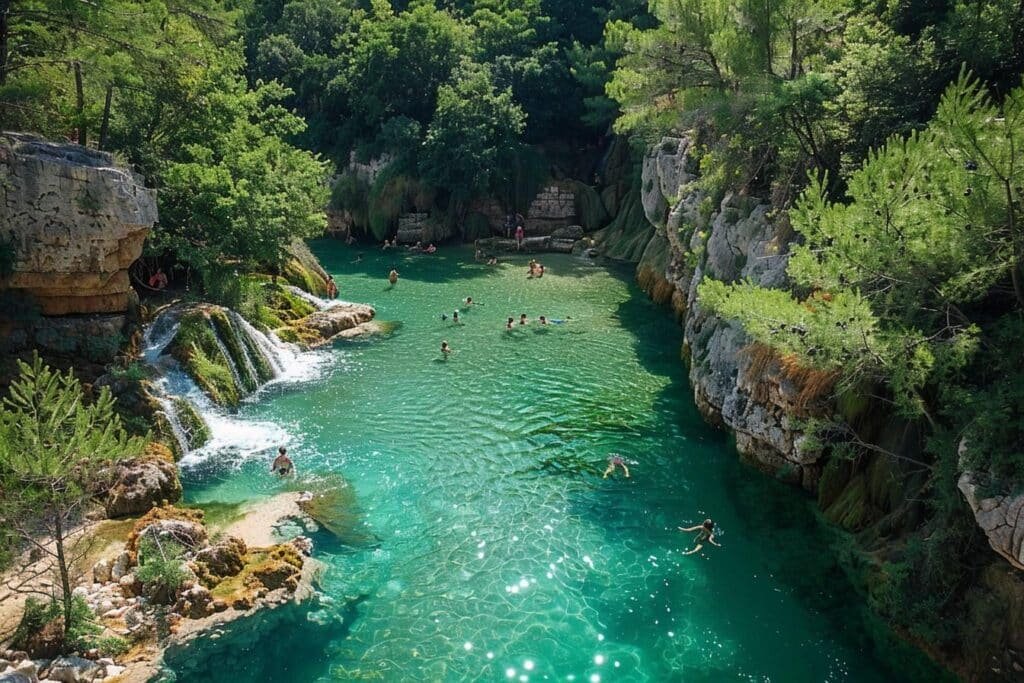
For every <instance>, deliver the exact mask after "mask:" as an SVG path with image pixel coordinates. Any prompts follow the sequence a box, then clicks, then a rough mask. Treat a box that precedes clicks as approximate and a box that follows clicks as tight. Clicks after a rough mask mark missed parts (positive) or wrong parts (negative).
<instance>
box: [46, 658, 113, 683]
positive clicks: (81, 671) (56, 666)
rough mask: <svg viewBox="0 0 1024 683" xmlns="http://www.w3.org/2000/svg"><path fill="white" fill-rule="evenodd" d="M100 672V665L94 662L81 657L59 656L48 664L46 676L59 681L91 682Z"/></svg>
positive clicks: (66, 682)
mask: <svg viewBox="0 0 1024 683" xmlns="http://www.w3.org/2000/svg"><path fill="white" fill-rule="evenodd" d="M101 673H102V667H101V666H100V665H99V664H97V663H96V662H93V661H90V660H88V659H83V658H81V657H60V658H58V659H55V660H54V661H53V662H52V663H51V664H50V668H49V670H48V671H47V672H46V677H47V678H48V679H50V680H52V681H60V682H61V683H91V681H94V680H95V679H97V678H99V675H100V674H101Z"/></svg>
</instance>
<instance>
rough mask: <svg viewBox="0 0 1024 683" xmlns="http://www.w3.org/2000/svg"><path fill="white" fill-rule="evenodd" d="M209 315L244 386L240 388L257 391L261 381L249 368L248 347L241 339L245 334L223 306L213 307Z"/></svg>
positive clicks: (247, 391) (248, 391) (250, 391)
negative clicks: (240, 331)
mask: <svg viewBox="0 0 1024 683" xmlns="http://www.w3.org/2000/svg"><path fill="white" fill-rule="evenodd" d="M208 315H209V317H210V322H211V323H213V327H214V329H215V330H216V332H217V336H218V337H219V338H220V341H221V343H222V344H224V348H226V349H227V351H228V355H229V356H230V361H231V363H232V365H234V368H235V373H236V374H237V376H238V380H239V381H240V382H241V383H242V386H241V387H239V388H240V390H242V391H244V392H245V393H252V392H253V391H256V387H257V386H259V383H258V382H257V379H256V373H255V371H254V370H251V369H250V368H249V358H248V356H247V355H246V349H245V348H244V346H243V342H242V339H241V338H242V337H243V336H244V335H242V334H240V333H239V331H238V329H237V328H236V327H235V324H234V323H233V322H232V321H231V318H230V317H229V316H228V313H227V311H226V310H224V309H222V308H218V309H212V310H210V311H209V313H208Z"/></svg>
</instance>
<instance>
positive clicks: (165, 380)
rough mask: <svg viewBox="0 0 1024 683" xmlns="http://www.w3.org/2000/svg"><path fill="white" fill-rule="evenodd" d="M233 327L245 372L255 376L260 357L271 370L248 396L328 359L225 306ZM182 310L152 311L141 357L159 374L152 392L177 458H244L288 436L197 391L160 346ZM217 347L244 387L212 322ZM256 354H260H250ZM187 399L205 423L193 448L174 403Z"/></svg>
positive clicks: (306, 374) (308, 373) (314, 372)
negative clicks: (266, 330)
mask: <svg viewBox="0 0 1024 683" xmlns="http://www.w3.org/2000/svg"><path fill="white" fill-rule="evenodd" d="M226 312H227V314H228V316H229V318H230V320H231V322H232V325H233V327H234V328H235V332H236V333H237V334H238V335H239V336H240V337H245V339H240V340H239V342H240V343H239V346H240V347H241V351H242V354H243V361H242V362H245V363H246V364H247V367H246V368H245V369H246V370H248V371H249V372H250V376H252V377H254V378H259V377H260V373H259V372H258V370H257V367H256V366H257V364H258V363H259V362H260V360H262V361H265V363H266V365H267V367H269V369H270V373H269V374H270V375H271V377H270V378H269V380H268V381H266V382H263V383H262V384H260V385H259V386H258V387H257V389H256V391H254V392H251V393H250V394H249V395H248V397H247V400H253V399H254V398H255V397H256V396H257V395H258V394H259V392H260V391H261V390H262V389H263V388H265V387H267V386H269V385H271V384H276V383H279V382H296V381H305V380H309V379H312V378H315V377H317V376H318V375H319V374H320V373H321V371H322V369H323V367H324V362H325V361H326V360H327V359H328V357H327V356H326V354H323V353H319V352H315V351H314V352H303V351H301V350H300V349H299V348H298V347H297V346H295V345H293V344H288V343H286V342H283V341H281V340H280V339H278V338H277V336H276V335H274V334H272V333H271V334H265V333H264V332H261V331H260V330H258V329H256V328H255V327H253V326H252V325H251V324H250V323H249V322H248V321H246V320H245V319H244V318H243V317H242V316H241V315H239V314H238V313H236V312H235V311H230V310H228V311H226ZM181 313H182V309H180V308H175V307H172V308H168V309H166V310H165V311H164V312H162V313H161V314H160V315H159V316H157V318H156V320H154V321H153V323H152V324H151V325H150V326H149V327H148V328H147V329H146V332H145V336H144V350H143V358H144V359H145V361H146V362H147V363H148V364H150V365H151V366H153V367H154V368H156V370H157V371H158V373H159V377H158V378H157V379H156V380H155V381H154V383H153V389H154V392H153V393H154V395H155V398H156V400H157V401H158V402H159V404H160V406H161V408H162V412H163V413H164V415H165V417H166V420H167V423H168V425H169V427H170V430H171V432H172V435H173V436H174V438H175V440H176V441H177V442H178V445H179V448H180V451H181V453H182V459H181V463H182V464H183V465H186V466H187V465H190V464H195V463H198V462H201V461H203V460H205V459H207V458H208V457H210V456H211V455H213V454H217V455H218V457H227V458H230V459H233V460H238V461H241V460H244V459H246V458H248V457H251V456H253V455H256V454H259V453H262V452H265V451H267V450H269V449H272V448H274V447H276V446H277V445H281V444H287V443H289V441H290V437H289V435H288V432H287V431H286V430H285V429H284V428H283V427H282V426H280V425H278V424H275V423H273V422H261V421H248V420H242V419H239V418H237V417H235V416H234V415H232V414H231V413H229V412H228V411H227V410H225V409H223V408H221V407H219V406H217V405H215V404H214V403H213V401H211V400H210V398H209V397H208V396H207V395H206V394H205V393H204V392H203V391H202V389H201V388H200V387H199V385H198V384H196V382H195V380H194V379H193V378H192V377H190V376H189V374H188V373H187V372H185V370H184V369H183V368H182V366H181V365H180V364H179V363H178V362H177V360H175V359H174V358H172V357H171V356H170V355H169V354H166V353H165V351H166V349H167V347H168V345H170V344H171V343H172V342H173V340H174V338H175V336H176V334H177V333H178V330H179V324H178V319H179V318H180V316H181ZM211 328H212V329H213V332H214V337H215V338H216V341H217V345H218V348H219V349H220V351H221V353H222V354H223V355H224V358H225V360H226V362H227V363H228V367H229V368H230V370H231V373H232V376H233V379H234V381H235V383H236V386H237V387H238V388H239V392H240V393H243V394H244V393H246V392H245V386H244V384H242V381H241V378H240V369H239V368H237V367H236V365H235V360H234V358H233V357H232V356H231V354H230V353H229V352H228V348H227V345H226V344H225V343H224V341H223V340H222V339H221V337H220V334H219V333H218V330H217V329H216V326H212V325H211ZM254 353H258V354H259V355H260V356H261V358H260V359H256V358H253V357H252V355H251V354H254ZM178 401H186V402H187V403H188V404H189V405H190V406H191V407H192V408H193V409H194V411H195V413H196V414H197V415H198V416H199V417H200V418H201V419H202V420H203V422H205V426H206V428H207V429H208V431H209V439H208V440H207V441H206V443H205V444H203V445H202V446H200V447H198V448H193V447H192V444H193V438H192V435H191V432H190V430H189V428H188V425H187V424H186V423H187V420H182V416H181V415H180V414H179V409H178V406H176V405H175V404H176V402H178Z"/></svg>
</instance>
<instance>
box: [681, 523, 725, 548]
mask: <svg viewBox="0 0 1024 683" xmlns="http://www.w3.org/2000/svg"><path fill="white" fill-rule="evenodd" d="M679 530H680V531H682V532H684V533H688V532H691V531H696V532H697V536H696V537H695V538H694V542H695V543H696V545H694V546H693V547H692V548H690V549H689V550H687V551H686V552H684V553H683V555H693V554H694V553H699V552H700V549H701V548H703V547H704V544H705V543H710V544H711V545H717V546H718V547H719V548H721V547H722V544H721V543H719V542H718V541H716V540H715V523H714V522H712V521H711V520H710V519H705V520H704V523H703V524H698V525H697V526H688V527H685V528H684V527H679Z"/></svg>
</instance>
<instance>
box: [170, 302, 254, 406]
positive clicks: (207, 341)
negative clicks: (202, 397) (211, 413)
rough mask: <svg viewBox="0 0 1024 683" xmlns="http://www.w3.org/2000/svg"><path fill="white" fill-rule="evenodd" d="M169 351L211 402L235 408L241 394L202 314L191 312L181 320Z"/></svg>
mask: <svg viewBox="0 0 1024 683" xmlns="http://www.w3.org/2000/svg"><path fill="white" fill-rule="evenodd" d="M170 352H171V355H173V356H174V358H175V359H177V361H178V362H179V363H181V365H182V367H183V368H185V371H186V372H188V374H189V375H190V376H191V377H192V379H194V380H195V381H196V384H198V385H199V387H200V388H201V389H202V390H203V391H204V392H205V393H206V395H207V396H209V397H210V398H211V399H212V400H213V401H214V402H215V403H219V404H220V405H225V406H236V405H238V402H239V400H241V395H240V393H239V388H238V386H237V385H236V384H235V378H234V375H233V374H232V372H231V368H230V366H229V365H228V363H229V362H230V361H229V360H228V359H227V358H226V357H225V356H224V354H223V353H222V352H221V349H220V345H219V344H218V343H217V337H216V333H215V332H214V330H213V327H212V326H211V323H210V319H209V318H208V316H207V314H206V312H205V311H203V310H193V311H189V312H188V313H186V314H185V315H183V316H182V317H181V320H180V321H179V324H178V333H177V335H175V338H174V340H173V341H172V342H171V345H170Z"/></svg>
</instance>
